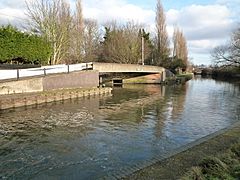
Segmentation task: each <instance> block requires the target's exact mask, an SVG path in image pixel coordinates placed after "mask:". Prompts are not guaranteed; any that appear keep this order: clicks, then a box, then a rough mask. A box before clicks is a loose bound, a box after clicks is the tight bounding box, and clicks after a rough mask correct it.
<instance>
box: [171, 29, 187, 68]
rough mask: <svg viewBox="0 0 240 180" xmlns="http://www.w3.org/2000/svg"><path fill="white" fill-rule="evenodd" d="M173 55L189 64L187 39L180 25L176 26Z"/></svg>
mask: <svg viewBox="0 0 240 180" xmlns="http://www.w3.org/2000/svg"><path fill="white" fill-rule="evenodd" d="M173 57H175V58H177V59H181V60H182V61H183V63H184V64H185V65H186V66H187V65H188V48H187V41H186V38H185V36H184V35H183V32H182V31H180V29H179V28H178V27H175V28H174V33H173Z"/></svg>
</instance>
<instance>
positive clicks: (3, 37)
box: [0, 25, 51, 64]
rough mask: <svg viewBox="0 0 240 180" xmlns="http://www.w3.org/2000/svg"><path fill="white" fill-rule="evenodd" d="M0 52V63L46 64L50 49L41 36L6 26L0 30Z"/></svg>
mask: <svg viewBox="0 0 240 180" xmlns="http://www.w3.org/2000/svg"><path fill="white" fill-rule="evenodd" d="M0 52H1V53H0V63H9V62H12V61H15V62H17V63H22V64H47V62H48V60H49V58H50V55H51V48H50V44H49V43H47V41H45V39H44V38H42V37H41V36H38V35H33V34H28V33H23V32H21V31H19V30H17V29H16V28H14V27H12V26H10V25H8V26H5V27H4V26H2V27H1V28H0Z"/></svg>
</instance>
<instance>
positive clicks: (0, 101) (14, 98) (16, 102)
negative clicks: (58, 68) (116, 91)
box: [0, 87, 112, 111]
mask: <svg viewBox="0 0 240 180" xmlns="http://www.w3.org/2000/svg"><path fill="white" fill-rule="evenodd" d="M111 91H112V88H108V87H106V88H76V89H61V90H52V91H43V92H35V93H25V94H8V95H1V96H0V111H1V110H6V109H11V108H17V107H26V106H32V105H34V106H38V105H40V104H46V103H51V102H57V101H64V100H67V99H75V98H81V97H87V96H93V95H102V94H103V95H104V94H106V95H108V94H111Z"/></svg>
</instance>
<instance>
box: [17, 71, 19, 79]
mask: <svg viewBox="0 0 240 180" xmlns="http://www.w3.org/2000/svg"><path fill="white" fill-rule="evenodd" d="M17 80H19V69H17Z"/></svg>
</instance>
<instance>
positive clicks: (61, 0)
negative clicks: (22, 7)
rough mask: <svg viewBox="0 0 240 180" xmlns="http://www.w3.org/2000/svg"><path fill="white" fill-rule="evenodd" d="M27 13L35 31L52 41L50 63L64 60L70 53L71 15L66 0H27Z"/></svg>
mask: <svg viewBox="0 0 240 180" xmlns="http://www.w3.org/2000/svg"><path fill="white" fill-rule="evenodd" d="M26 4H27V10H28V11H27V15H28V17H29V19H30V20H31V24H32V26H33V29H34V30H35V31H38V32H39V33H40V34H41V35H43V36H44V37H46V39H47V40H48V41H49V42H50V43H51V47H52V57H51V60H50V62H49V63H50V64H58V63H60V62H62V61H63V60H64V59H65V58H66V56H67V55H68V48H66V47H67V46H68V45H69V30H70V27H71V16H70V7H69V3H68V2H66V1H65V0H35V1H30V2H26Z"/></svg>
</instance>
